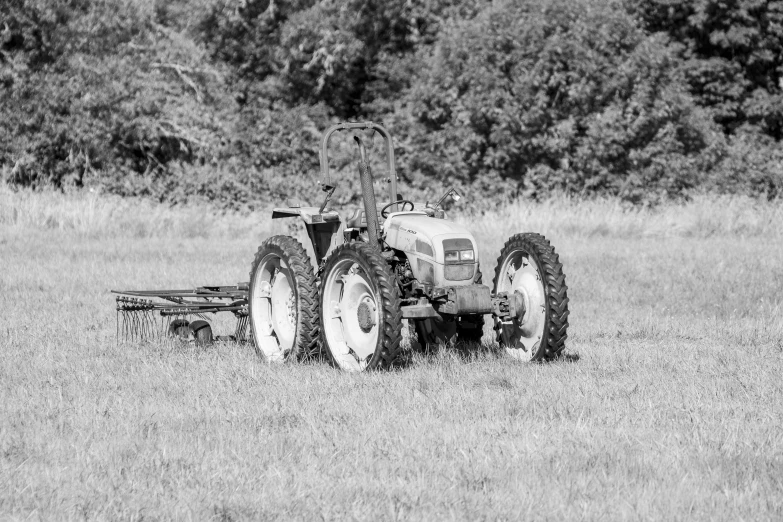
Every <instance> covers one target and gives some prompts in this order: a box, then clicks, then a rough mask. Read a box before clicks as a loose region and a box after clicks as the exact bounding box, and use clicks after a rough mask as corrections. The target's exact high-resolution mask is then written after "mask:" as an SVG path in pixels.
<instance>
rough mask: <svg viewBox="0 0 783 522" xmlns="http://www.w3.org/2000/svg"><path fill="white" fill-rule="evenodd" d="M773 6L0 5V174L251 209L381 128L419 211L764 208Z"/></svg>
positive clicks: (310, 178)
mask: <svg viewBox="0 0 783 522" xmlns="http://www.w3.org/2000/svg"><path fill="white" fill-rule="evenodd" d="M782 6H783V2H763V1H760V0H734V1H729V2H726V1H721V2H717V1H712V0H686V1H677V2H675V1H674V0H555V1H548V0H507V1H500V2H489V1H486V0H426V1H421V2H410V1H408V0H385V1H384V0H345V1H339V0H322V1H315V0H288V1H281V0H241V1H240V0H235V1H234V0H232V1H226V0H171V1H164V0H104V1H102V2H92V1H89V0H6V1H5V2H3V3H2V5H0V166H1V167H2V173H3V174H2V175H3V178H4V179H5V180H6V181H7V182H10V183H15V184H25V185H33V186H35V185H42V184H53V185H56V186H63V185H69V184H73V185H77V186H79V185H84V184H91V185H100V186H102V187H104V188H105V189H107V190H111V191H114V192H117V193H121V194H135V195H148V196H153V197H156V198H159V199H162V200H169V201H184V200H187V199H191V198H194V197H200V198H208V199H212V200H216V201H219V202H220V203H221V204H225V205H230V206H238V207H245V206H253V205H255V204H257V203H259V202H263V201H268V200H274V199H279V198H283V197H286V196H290V195H293V194H295V193H298V194H299V195H304V196H305V197H307V198H313V197H316V196H317V186H316V184H315V180H316V176H315V173H316V171H317V167H318V153H317V145H318V138H319V135H320V131H321V130H322V129H323V128H325V127H326V126H328V125H329V124H330V123H333V122H335V121H341V120H360V119H375V120H378V121H383V122H384V123H385V124H387V125H388V126H389V127H391V128H392V130H393V132H394V133H395V138H396V145H397V153H398V157H399V167H400V169H399V171H400V175H401V177H402V181H403V185H404V186H405V187H406V189H407V190H408V191H412V192H416V193H418V195H419V196H424V197H427V196H430V195H433V194H434V192H435V191H438V190H440V189H441V188H442V186H444V185H448V184H458V185H461V186H463V187H466V188H470V189H473V190H474V191H476V193H477V194H481V195H486V196H492V199H497V197H499V196H498V195H502V197H504V198H513V197H516V196H517V195H518V194H520V193H522V194H528V195H536V196H546V195H547V194H548V193H550V192H551V191H553V190H557V191H566V192H571V193H574V194H583V195H590V194H615V195H619V196H621V197H623V198H625V199H627V200H629V201H635V202H654V201H656V200H658V199H660V198H664V197H683V196H687V194H688V193H690V192H691V191H694V190H717V191H724V192H743V193H751V194H758V195H766V196H767V197H773V196H776V195H778V194H779V193H780V191H781V188H782V187H783V153H782V152H781V143H780V142H781V138H783V136H782V135H781V134H782V133H783V58H782V56H783V48H782V46H783V7H782ZM338 156H339V155H338ZM346 158H350V153H347V155H346V156H345V158H343V159H340V158H339V157H338V158H337V160H336V161H337V162H338V165H337V167H338V168H337V170H338V172H339V171H340V168H341V167H343V166H345V165H346V164H347V161H348V159H346ZM352 175H353V171H352V170H351V172H349V173H347V174H346V176H352ZM341 192H342V195H341V196H340V197H341V198H342V199H344V200H348V199H351V198H352V197H354V196H355V191H354V190H353V189H352V187H351V184H345V186H343V187H341Z"/></svg>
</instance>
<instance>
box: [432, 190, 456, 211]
mask: <svg viewBox="0 0 783 522" xmlns="http://www.w3.org/2000/svg"><path fill="white" fill-rule="evenodd" d="M449 197H450V198H451V199H452V200H453V201H459V200H460V199H462V195H461V194H460V193H459V192H457V189H455V188H454V187H451V188H450V189H449V190H447V191H446V193H445V194H443V197H441V198H440V199H439V200H438V202H437V203H435V206H434V207H433V208H435V209H438V208H440V206H441V205H442V204H443V202H444V201H446V198H449Z"/></svg>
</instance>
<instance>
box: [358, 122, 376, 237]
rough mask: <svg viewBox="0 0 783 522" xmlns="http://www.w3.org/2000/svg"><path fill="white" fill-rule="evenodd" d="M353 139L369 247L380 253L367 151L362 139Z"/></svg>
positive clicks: (373, 190) (373, 192) (373, 191)
mask: <svg viewBox="0 0 783 522" xmlns="http://www.w3.org/2000/svg"><path fill="white" fill-rule="evenodd" d="M353 139H355V140H356V143H357V144H358V145H359V156H360V157H361V159H360V160H359V180H360V181H361V184H362V199H363V200H364V214H365V215H366V216H367V235H368V236H369V238H370V245H372V247H373V248H375V249H377V250H378V251H380V250H381V246H380V243H379V242H378V235H379V227H378V204H377V203H376V202H375V189H374V188H373V186H372V171H371V170H370V163H369V162H368V161H367V151H366V150H365V148H364V143H362V139H361V138H360V137H359V136H354V137H353Z"/></svg>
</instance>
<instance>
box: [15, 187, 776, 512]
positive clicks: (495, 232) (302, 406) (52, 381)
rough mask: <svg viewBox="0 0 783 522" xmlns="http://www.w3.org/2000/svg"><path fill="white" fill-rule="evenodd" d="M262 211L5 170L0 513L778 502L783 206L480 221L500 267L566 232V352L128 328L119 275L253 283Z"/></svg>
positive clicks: (263, 226)
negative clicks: (190, 204) (295, 346)
mask: <svg viewBox="0 0 783 522" xmlns="http://www.w3.org/2000/svg"><path fill="white" fill-rule="evenodd" d="M266 217H267V215H266V214H256V215H253V216H214V215H213V213H212V212H211V211H210V210H209V209H206V208H187V209H178V210H171V209H166V208H162V207H158V206H155V205H151V204H148V203H144V202H128V201H120V200H112V199H109V198H105V197H99V196H96V195H90V194H81V195H70V196H59V195H55V194H30V193H16V194H13V193H9V192H0V253H2V256H1V257H2V264H3V267H2V272H0V310H1V311H2V314H1V316H2V324H1V325H0V355H1V357H0V519H18V520H26V519H56V518H63V519H81V518H84V519H90V520H93V519H103V520H116V519H133V520H141V519H196V520H206V519H215V520H244V519H251V520H257V519H302V520H312V519H319V518H323V519H329V520H344V519H359V520H366V519H373V520H376V519H380V520H395V519H404V520H433V519H455V520H482V519H486V520H502V519H506V520H511V519H531V520H537V519H540V520H549V519H586V520H596V519H606V520H617V519H661V520H664V519H665V520H670V519H688V520H720V519H722V520H739V519H744V520H780V519H781V518H782V517H783V430H781V420H782V418H781V417H782V414H783V383H782V381H781V373H782V371H783V319H782V318H781V315H782V314H781V312H782V311H783V310H782V307H781V303H783V297H781V296H783V263H781V260H782V259H783V232H781V227H780V223H783V219H781V218H783V206H781V204H780V203H769V204H764V203H759V202H756V201H750V200H739V199H717V200H716V199H700V200H697V201H695V202H693V203H691V204H688V205H685V206H672V207H665V208H662V209H658V210H656V211H650V210H645V211H641V212H629V211H625V210H623V209H622V207H621V206H619V205H617V204H616V203H613V202H607V201H604V202H594V203H578V202H573V201H568V200H556V201H552V202H550V203H545V204H537V205H533V204H530V205H528V204H524V205H523V204H520V205H519V206H517V207H513V208H507V209H502V210H499V211H497V212H496V213H494V214H492V215H485V216H483V218H481V219H471V220H470V222H471V225H472V227H473V229H474V230H476V231H477V232H478V233H479V236H480V240H481V250H482V253H483V259H484V260H485V261H484V266H485V272H486V273H489V272H490V271H491V270H492V268H493V267H494V257H495V255H496V252H498V251H499V248H500V246H501V244H502V242H503V241H504V240H505V238H506V237H507V236H508V235H510V234H511V233H513V232H517V231H523V230H532V231H541V232H544V233H545V234H546V235H547V236H548V237H550V238H551V240H552V241H553V243H554V244H555V245H556V246H557V248H558V251H559V252H560V253H561V256H562V260H563V262H564V264H565V269H566V273H567V276H568V283H569V287H570V292H569V293H570V296H571V310H572V315H571V325H572V327H571V330H570V332H571V333H570V337H569V341H568V345H567V350H568V352H569V354H571V355H572V356H574V357H572V359H576V357H575V356H578V360H576V361H573V360H572V361H571V362H565V361H564V362H558V363H555V364H545V365H528V364H519V363H516V362H514V361H512V360H509V359H507V358H505V357H502V356H499V355H497V354H496V353H495V352H494V351H493V350H492V349H491V343H490V346H487V347H486V348H485V349H484V350H481V352H480V353H473V354H465V353H454V352H441V353H439V354H437V355H435V356H433V357H431V358H427V359H418V360H417V361H415V364H414V365H413V366H412V367H410V368H407V369H405V370H400V371H396V372H391V373H373V374H368V375H345V374H342V373H338V372H337V371H334V370H332V369H331V368H329V367H327V366H326V365H324V364H320V363H316V364H307V365H283V366H267V365H266V364H264V363H262V362H260V361H259V360H258V359H257V358H256V356H255V355H254V354H253V353H252V350H250V349H248V348H247V347H242V346H233V345H223V346H215V347H212V348H209V349H199V348H196V347H193V346H170V345H165V344H144V345H139V346H118V345H116V344H115V342H114V338H113V336H114V312H113V302H112V297H111V296H110V295H109V294H108V289H109V288H112V287H137V288H155V287H176V286H181V285H185V286H191V285H194V284H207V283H225V284H229V283H234V282H237V281H240V280H246V279H247V272H248V269H249V263H250V259H251V256H252V254H253V251H254V250H255V248H256V245H257V244H258V243H260V242H261V241H262V240H263V238H264V237H266V236H267V235H268V234H269V233H272V232H273V229H272V226H271V225H270V224H269V222H268V221H267V219H266ZM485 340H486V341H487V342H489V341H490V339H489V338H486V339H485Z"/></svg>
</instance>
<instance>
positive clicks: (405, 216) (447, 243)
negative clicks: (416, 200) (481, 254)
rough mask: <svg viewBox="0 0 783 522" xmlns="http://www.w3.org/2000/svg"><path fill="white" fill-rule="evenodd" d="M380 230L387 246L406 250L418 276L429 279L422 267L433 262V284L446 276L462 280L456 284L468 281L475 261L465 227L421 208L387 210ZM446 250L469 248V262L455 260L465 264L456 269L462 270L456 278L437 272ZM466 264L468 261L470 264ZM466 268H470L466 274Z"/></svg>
mask: <svg viewBox="0 0 783 522" xmlns="http://www.w3.org/2000/svg"><path fill="white" fill-rule="evenodd" d="M383 231H384V232H385V234H386V243H387V244H388V245H389V246H390V247H392V248H395V249H397V250H402V251H403V252H405V253H406V254H407V256H408V259H409V260H411V266H412V268H413V271H414V273H416V275H417V277H418V278H419V279H420V280H422V281H427V282H430V281H428V280H429V279H431V278H430V277H425V276H424V272H423V270H425V269H426V270H429V267H428V265H431V264H433V265H434V266H433V267H432V270H433V275H434V277H433V278H432V282H433V283H435V284H444V283H445V282H448V281H449V280H451V281H454V280H458V281H464V283H459V284H467V283H468V282H471V283H472V280H473V274H474V272H475V269H477V267H478V262H479V259H478V245H477V244H476V239H475V238H474V237H473V234H471V233H470V232H469V231H468V230H467V229H466V228H465V227H463V226H461V225H458V224H456V223H454V222H452V221H446V220H445V219H436V218H433V217H429V216H427V215H426V214H425V213H423V212H415V211H413V212H398V213H394V214H390V215H389V217H388V218H387V219H386V222H385V223H384V224H383ZM446 250H473V255H474V260H473V262H472V263H459V264H460V265H465V266H464V268H463V269H460V273H463V272H464V275H463V276H461V277H460V279H452V278H450V277H446V276H441V275H440V274H444V273H445V272H444V271H443V265H444V264H445V257H446V256H445V252H446ZM468 264H469V265H471V267H470V268H468V266H467V265H468ZM420 267H421V270H420ZM468 272H470V275H469V276H468V275H467V274H468ZM444 277H445V281H444V280H443V278H444ZM462 277H465V279H462ZM468 279H469V281H468Z"/></svg>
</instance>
